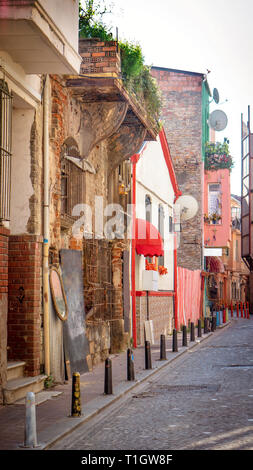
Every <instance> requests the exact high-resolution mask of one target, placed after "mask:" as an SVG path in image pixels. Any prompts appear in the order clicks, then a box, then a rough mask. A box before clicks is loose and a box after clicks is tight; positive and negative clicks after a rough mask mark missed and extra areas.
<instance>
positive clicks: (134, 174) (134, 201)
mask: <svg viewBox="0 0 253 470" xmlns="http://www.w3.org/2000/svg"><path fill="white" fill-rule="evenodd" d="M132 164H133V197H132V208H133V212H132V220H133V226H132V253H131V284H132V289H131V291H132V328H133V346H134V348H136V347H137V332H136V289H135V245H136V242H135V224H136V158H135V155H134V156H133V157H132Z"/></svg>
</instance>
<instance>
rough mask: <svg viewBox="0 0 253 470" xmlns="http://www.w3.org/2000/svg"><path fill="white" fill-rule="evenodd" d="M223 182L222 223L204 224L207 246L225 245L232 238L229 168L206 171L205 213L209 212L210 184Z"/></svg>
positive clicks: (205, 243)
mask: <svg viewBox="0 0 253 470" xmlns="http://www.w3.org/2000/svg"><path fill="white" fill-rule="evenodd" d="M210 183H220V184H221V216H222V219H221V223H220V224H215V225H213V224H209V223H205V224H204V245H205V246H206V247H225V246H227V245H228V243H227V242H228V241H229V240H231V212H230V172H229V170H228V169H227V168H225V169H222V170H216V171H205V178H204V213H205V214H208V185H209V184H210Z"/></svg>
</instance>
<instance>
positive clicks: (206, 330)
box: [204, 318, 208, 334]
mask: <svg viewBox="0 0 253 470" xmlns="http://www.w3.org/2000/svg"><path fill="white" fill-rule="evenodd" d="M207 333H208V326H207V318H204V334H207Z"/></svg>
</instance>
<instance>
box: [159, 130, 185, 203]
mask: <svg viewBox="0 0 253 470" xmlns="http://www.w3.org/2000/svg"><path fill="white" fill-rule="evenodd" d="M159 138H160V142H161V146H162V149H163V155H164V159H165V162H166V165H167V168H168V170H169V175H170V180H171V183H172V187H173V189H174V193H175V200H176V199H177V198H178V197H179V196H181V194H182V192H181V191H180V190H179V187H178V184H177V179H176V174H175V171H174V167H173V163H172V159H171V155H170V149H169V146H168V142H167V139H166V135H165V132H164V129H163V128H162V130H161V131H160V132H159Z"/></svg>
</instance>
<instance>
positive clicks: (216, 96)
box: [213, 88, 220, 104]
mask: <svg viewBox="0 0 253 470" xmlns="http://www.w3.org/2000/svg"><path fill="white" fill-rule="evenodd" d="M213 99H214V101H215V103H216V104H218V103H219V101H220V96H219V92H218V90H217V88H214V89H213Z"/></svg>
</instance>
